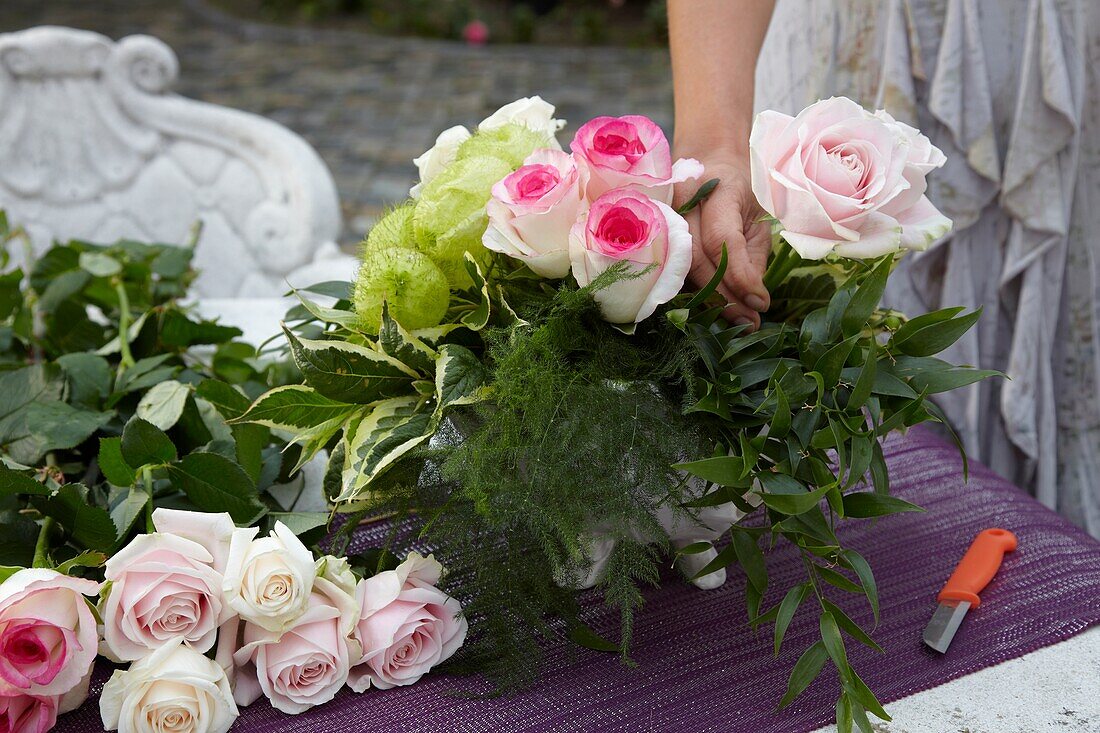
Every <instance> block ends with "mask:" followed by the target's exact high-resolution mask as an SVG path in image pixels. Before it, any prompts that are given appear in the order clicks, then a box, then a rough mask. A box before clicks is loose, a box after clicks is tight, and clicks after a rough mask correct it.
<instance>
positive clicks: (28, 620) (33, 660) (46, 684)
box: [0, 568, 100, 697]
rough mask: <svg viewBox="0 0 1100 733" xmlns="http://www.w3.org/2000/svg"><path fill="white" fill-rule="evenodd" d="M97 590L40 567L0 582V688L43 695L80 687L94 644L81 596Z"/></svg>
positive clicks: (91, 621)
mask: <svg viewBox="0 0 1100 733" xmlns="http://www.w3.org/2000/svg"><path fill="white" fill-rule="evenodd" d="M99 589H100V584H99V583H95V582H93V581H91V580H85V579H82V578H73V577H70V576H68V575H62V574H61V573H59V572H57V571H56V570H48V569H45V568H28V569H24V570H18V571H16V572H15V573H14V574H13V575H11V577H9V578H8V579H7V580H5V581H4V582H3V583H2V584H0V690H3V691H4V693H5V694H15V693H24V694H27V695H31V696H36V697H48V696H54V695H64V694H65V693H67V692H69V691H70V690H72V689H73V688H75V687H77V685H79V684H80V682H81V681H82V679H83V678H84V676H85V675H86V674H87V673H88V669H89V668H90V667H91V664H92V661H93V660H94V659H95V655H96V648H97V645H98V642H99V634H98V632H97V630H96V620H95V617H94V616H93V615H92V610H91V608H90V607H89V606H88V602H87V600H86V599H85V596H95V595H98V594H99Z"/></svg>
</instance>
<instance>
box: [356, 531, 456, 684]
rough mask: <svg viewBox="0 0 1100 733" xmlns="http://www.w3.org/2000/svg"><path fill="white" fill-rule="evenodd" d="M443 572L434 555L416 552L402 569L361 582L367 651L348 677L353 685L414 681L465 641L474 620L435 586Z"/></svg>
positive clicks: (361, 627) (359, 635)
mask: <svg viewBox="0 0 1100 733" xmlns="http://www.w3.org/2000/svg"><path fill="white" fill-rule="evenodd" d="M442 572H443V568H442V566H441V565H440V564H439V563H438V562H436V560H435V558H434V557H432V556H431V555H428V557H421V556H420V555H418V554H416V553H415V552H410V553H409V555H408V558H407V559H406V560H405V562H403V563H401V565H399V566H398V567H397V568H396V569H394V570H387V571H385V572H381V573H379V574H377V575H374V576H372V577H370V578H365V579H363V580H361V581H359V586H358V588H357V589H356V601H357V603H358V607H359V608H360V610H361V619H360V620H359V623H358V624H357V625H356V627H355V631H354V633H353V636H354V638H355V639H356V640H357V641H358V642H359V644H360V645H361V647H362V655H361V656H360V657H359V659H358V661H357V662H356V663H355V666H354V667H353V668H352V670H351V676H350V677H349V679H348V686H349V687H351V689H353V690H355V691H356V692H363V691H365V690H366V689H368V688H370V687H377V688H379V689H382V690H386V689H389V688H391V687H397V686H400V685H411V684H413V683H414V682H416V681H417V680H419V679H420V678H421V677H423V676H424V674H425V673H427V672H428V670H430V669H431V668H432V667H434V666H436V665H437V664H439V663H441V662H443V661H445V660H446V659H449V658H450V657H451V655H452V654H454V653H455V652H456V651H457V650H458V648H459V647H461V646H462V643H463V642H464V641H465V640H466V632H467V629H468V625H467V622H466V619H465V618H462V616H461V613H462V607H461V606H460V605H459V603H458V601H456V600H455V599H454V598H451V597H450V596H448V595H447V594H446V593H444V592H443V591H441V590H439V589H438V588H436V587H435V586H436V584H437V583H438V582H439V578H440V576H441V575H442Z"/></svg>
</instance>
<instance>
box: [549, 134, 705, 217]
mask: <svg viewBox="0 0 1100 733" xmlns="http://www.w3.org/2000/svg"><path fill="white" fill-rule="evenodd" d="M570 149H571V150H572V151H573V155H574V156H576V158H577V162H578V165H580V166H581V167H583V168H584V169H585V170H586V171H587V173H588V181H587V184H586V189H585V197H586V198H587V199H588V200H589V201H595V200H596V199H597V198H599V197H600V196H602V195H603V194H604V193H606V192H608V191H610V190H612V189H615V188H623V187H625V186H629V187H630V188H636V189H638V190H640V191H644V192H645V193H646V194H648V195H649V196H650V197H651V198H654V199H657V200H658V201H661V202H662V203H665V204H671V203H672V186H673V184H675V183H681V182H683V181H690V180H691V179H693V178H699V177H700V176H702V175H703V164H702V163H700V162H699V161H697V160H695V159H694V158H681V159H680V160H677V161H676V162H675V163H673V162H672V153H671V151H670V149H669V145H668V138H666V137H665V133H664V132H663V131H662V130H661V128H660V127H658V126H657V124H656V123H655V122H653V120H651V119H649V118H648V117H644V116H642V115H626V116H625V117H597V118H595V119H593V120H589V121H588V122H586V123H585V124H584V125H582V126H581V128H580V129H579V130H577V134H576V135H575V136H574V137H573V142H572V144H571V145H570Z"/></svg>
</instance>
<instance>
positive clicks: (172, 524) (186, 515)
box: [153, 507, 237, 573]
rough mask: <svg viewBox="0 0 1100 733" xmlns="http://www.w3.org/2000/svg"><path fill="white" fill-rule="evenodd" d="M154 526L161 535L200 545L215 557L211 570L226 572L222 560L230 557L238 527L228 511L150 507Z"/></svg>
mask: <svg viewBox="0 0 1100 733" xmlns="http://www.w3.org/2000/svg"><path fill="white" fill-rule="evenodd" d="M153 528H154V529H156V531H157V532H160V533H162V534H170V535H175V536H176V537H182V538H183V539H185V540H191V541H192V542H197V543H198V544H200V545H202V546H203V547H204V548H205V549H206V551H207V552H209V553H210V556H211V557H213V558H214V560H213V563H212V566H213V568H214V570H216V571H217V572H219V573H224V572H225V563H226V562H227V561H228V559H229V543H230V542H231V541H232V539H233V532H234V530H236V529H237V527H236V525H234V524H233V518H232V517H230V516H229V514H228V513H226V512H220V513H217V514H212V513H209V512H188V511H184V510H182V509H166V508H164V507H157V508H156V509H154V510H153Z"/></svg>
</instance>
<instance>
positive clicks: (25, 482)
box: [0, 465, 50, 496]
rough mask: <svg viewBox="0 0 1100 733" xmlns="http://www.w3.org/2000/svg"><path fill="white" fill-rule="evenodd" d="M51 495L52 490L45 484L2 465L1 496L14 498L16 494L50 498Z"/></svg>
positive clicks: (0, 471)
mask: <svg viewBox="0 0 1100 733" xmlns="http://www.w3.org/2000/svg"><path fill="white" fill-rule="evenodd" d="M49 493H50V490H49V489H48V488H47V487H46V485H45V484H42V483H40V482H38V481H35V480H34V479H33V478H31V477H30V476H28V475H26V474H23V473H19V472H18V471H13V470H12V469H10V468H8V467H7V466H3V465H0V496H14V495H16V494H32V495H39V496H48V495H49Z"/></svg>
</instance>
